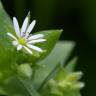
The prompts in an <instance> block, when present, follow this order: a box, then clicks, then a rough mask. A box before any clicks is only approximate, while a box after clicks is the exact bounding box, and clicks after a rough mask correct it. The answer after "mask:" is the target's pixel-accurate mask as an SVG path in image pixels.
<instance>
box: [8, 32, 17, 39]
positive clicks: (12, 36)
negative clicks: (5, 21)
mask: <svg viewBox="0 0 96 96" xmlns="http://www.w3.org/2000/svg"><path fill="white" fill-rule="evenodd" d="M7 35H8V36H10V37H11V38H13V39H15V40H17V38H16V37H15V36H14V35H13V34H11V33H7Z"/></svg>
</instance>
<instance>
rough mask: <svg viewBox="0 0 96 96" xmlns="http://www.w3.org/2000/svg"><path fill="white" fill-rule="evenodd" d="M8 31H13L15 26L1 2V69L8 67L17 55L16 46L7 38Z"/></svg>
mask: <svg viewBox="0 0 96 96" xmlns="http://www.w3.org/2000/svg"><path fill="white" fill-rule="evenodd" d="M7 32H13V26H12V23H11V20H10V18H9V16H8V15H7V14H6V12H5V11H4V9H3V7H2V4H1V2H0V70H3V69H5V68H7V69H8V68H9V67H10V65H11V64H12V63H13V62H14V61H15V57H16V56H15V54H14V48H13V47H12V46H11V45H10V40H9V39H8V38H7V35H6V33H7ZM14 63H15V62H14Z"/></svg>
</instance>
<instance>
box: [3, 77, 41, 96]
mask: <svg viewBox="0 0 96 96" xmlns="http://www.w3.org/2000/svg"><path fill="white" fill-rule="evenodd" d="M3 89H4V91H5V92H6V93H7V94H8V96H40V95H39V93H38V92H37V91H36V90H35V89H34V87H33V85H32V82H31V81H30V80H25V79H22V78H20V77H19V78H18V77H17V76H14V77H11V78H9V79H6V81H5V82H4V85H3Z"/></svg>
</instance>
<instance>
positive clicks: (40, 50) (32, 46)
mask: <svg viewBox="0 0 96 96" xmlns="http://www.w3.org/2000/svg"><path fill="white" fill-rule="evenodd" d="M27 46H28V47H29V48H31V49H33V50H36V51H38V52H43V50H42V49H41V48H39V47H36V46H34V45H30V44H27Z"/></svg>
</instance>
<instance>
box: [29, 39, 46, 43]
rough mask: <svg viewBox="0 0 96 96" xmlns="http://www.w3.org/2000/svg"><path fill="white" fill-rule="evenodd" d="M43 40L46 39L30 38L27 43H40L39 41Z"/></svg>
mask: <svg viewBox="0 0 96 96" xmlns="http://www.w3.org/2000/svg"><path fill="white" fill-rule="evenodd" d="M44 41H46V40H45V39H37V40H31V41H29V42H28V43H29V44H34V43H40V42H44Z"/></svg>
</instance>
